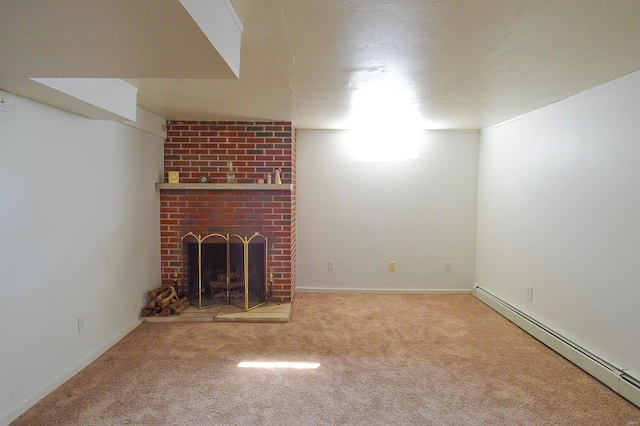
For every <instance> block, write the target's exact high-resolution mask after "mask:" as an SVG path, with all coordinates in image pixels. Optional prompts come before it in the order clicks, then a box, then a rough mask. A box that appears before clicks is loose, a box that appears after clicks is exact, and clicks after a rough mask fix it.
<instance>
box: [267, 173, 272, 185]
mask: <svg viewBox="0 0 640 426" xmlns="http://www.w3.org/2000/svg"><path fill="white" fill-rule="evenodd" d="M267 183H268V184H269V185H271V173H267Z"/></svg>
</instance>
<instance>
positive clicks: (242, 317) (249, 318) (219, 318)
mask: <svg viewBox="0 0 640 426" xmlns="http://www.w3.org/2000/svg"><path fill="white" fill-rule="evenodd" d="M290 314H291V304H290V303H282V304H280V305H276V304H275V303H267V304H265V305H262V306H259V307H257V308H255V309H252V310H250V311H248V312H246V311H245V310H244V309H242V308H239V307H237V306H234V305H222V306H214V307H211V308H204V309H198V308H197V307H195V306H189V307H188V308H187V309H186V310H185V311H184V312H183V313H182V314H181V315H170V316H168V317H159V316H158V317H155V316H154V317H142V322H156V323H157V322H167V323H170V322H289V315H290Z"/></svg>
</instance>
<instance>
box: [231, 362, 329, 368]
mask: <svg viewBox="0 0 640 426" xmlns="http://www.w3.org/2000/svg"><path fill="white" fill-rule="evenodd" d="M238 367H240V368H264V369H274V368H291V369H295V370H313V369H316V368H319V367H320V364H319V363H317V362H287V361H276V362H265V361H243V362H240V363H238Z"/></svg>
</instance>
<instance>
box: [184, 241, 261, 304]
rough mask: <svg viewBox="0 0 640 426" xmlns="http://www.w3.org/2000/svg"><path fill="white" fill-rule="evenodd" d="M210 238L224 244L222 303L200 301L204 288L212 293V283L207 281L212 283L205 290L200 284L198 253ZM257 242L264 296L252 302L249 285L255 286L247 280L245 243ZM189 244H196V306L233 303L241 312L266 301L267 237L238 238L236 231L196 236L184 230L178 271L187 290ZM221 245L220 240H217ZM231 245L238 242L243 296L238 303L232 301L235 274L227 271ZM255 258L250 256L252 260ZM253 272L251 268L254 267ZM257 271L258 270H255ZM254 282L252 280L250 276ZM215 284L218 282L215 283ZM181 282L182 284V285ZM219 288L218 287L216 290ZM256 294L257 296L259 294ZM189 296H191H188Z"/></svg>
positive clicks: (247, 259)
mask: <svg viewBox="0 0 640 426" xmlns="http://www.w3.org/2000/svg"><path fill="white" fill-rule="evenodd" d="M210 239H211V240H213V239H218V240H221V241H224V243H226V249H227V250H226V263H227V265H226V274H224V278H225V279H226V286H225V287H226V288H223V289H222V290H226V297H225V298H224V301H223V302H218V303H210V304H206V303H203V294H204V292H205V291H211V292H213V291H214V289H213V286H211V284H212V283H213V282H209V285H210V286H211V287H210V288H209V289H207V287H206V286H203V276H202V265H203V262H202V255H203V253H202V252H203V247H202V246H203V244H207V242H206V241H207V240H210ZM261 241H264V243H263V244H264V259H263V262H264V273H262V274H259V275H261V277H260V281H262V279H261V278H262V277H264V283H263V285H262V286H261V287H262V288H261V289H260V290H262V291H263V292H264V297H261V298H262V299H263V300H262V301H260V302H256V303H253V304H251V303H252V302H251V299H252V297H251V296H255V295H254V294H250V284H253V287H255V282H252V283H250V273H249V260H250V257H249V246H250V244H252V243H253V244H261ZM190 243H192V244H193V243H197V246H198V289H197V291H198V308H200V309H203V308H208V307H212V306H218V305H222V304H233V305H236V306H239V307H241V308H243V309H244V310H245V311H249V310H251V309H253V308H257V307H258V306H261V305H263V304H265V303H266V302H267V298H268V282H267V259H268V256H267V250H268V244H267V237H265V236H264V235H262V234H260V233H258V232H256V233H255V234H253V235H252V236H251V237H249V238H247V237H246V236H245V237H242V236H240V235H238V234H232V235H229V234H226V235H223V234H217V233H213V234H207V235H205V236H200V235H196V234H194V233H193V232H188V233H187V234H185V235H184V236H183V237H182V239H181V245H182V272H183V283H184V282H185V281H186V285H187V289H188V291H190V287H191V285H190V283H189V277H188V275H189V273H188V272H187V271H188V269H189V267H188V265H189V260H188V253H187V252H188V245H189V244H190ZM218 244H221V243H218ZM233 244H242V246H243V247H242V249H243V250H242V251H243V253H242V256H243V258H242V280H243V281H244V289H243V290H244V297H240V299H241V300H243V302H244V303H242V304H240V303H237V301H236V300H235V299H236V298H237V291H238V290H237V289H238V285H237V283H236V284H232V277H238V274H237V273H234V272H232V270H231V246H232V245H233ZM255 260H256V259H255V258H254V261H255ZM254 271H255V269H254ZM258 272H260V271H258ZM254 281H255V279H254ZM218 284H219V282H218ZM222 284H223V285H224V284H225V283H224V282H222ZM183 285H184V284H183ZM218 290H220V289H218ZM258 296H261V295H260V294H259V295H258ZM190 299H191V297H190Z"/></svg>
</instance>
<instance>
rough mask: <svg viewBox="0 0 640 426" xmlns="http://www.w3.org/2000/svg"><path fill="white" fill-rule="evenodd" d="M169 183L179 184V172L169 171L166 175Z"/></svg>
mask: <svg viewBox="0 0 640 426" xmlns="http://www.w3.org/2000/svg"><path fill="white" fill-rule="evenodd" d="M167 175H168V177H169V183H180V172H176V171H170V172H168V173H167Z"/></svg>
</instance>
